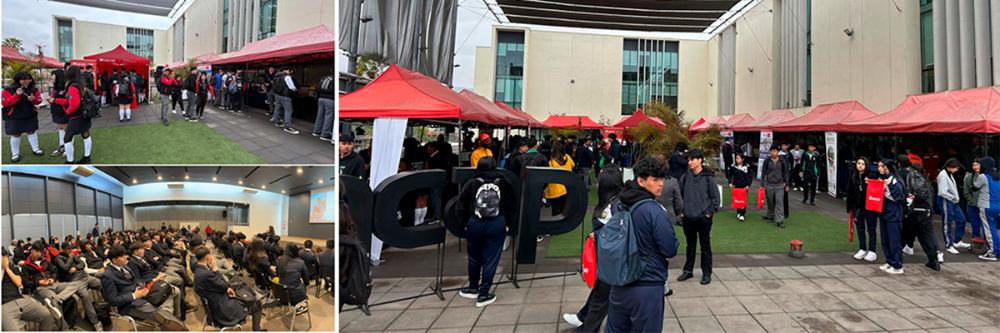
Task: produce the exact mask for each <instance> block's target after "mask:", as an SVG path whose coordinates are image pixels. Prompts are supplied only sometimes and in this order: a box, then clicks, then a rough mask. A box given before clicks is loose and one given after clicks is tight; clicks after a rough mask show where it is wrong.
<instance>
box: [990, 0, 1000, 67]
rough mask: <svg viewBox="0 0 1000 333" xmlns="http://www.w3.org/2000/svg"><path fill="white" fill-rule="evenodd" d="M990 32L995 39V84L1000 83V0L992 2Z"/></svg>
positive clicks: (991, 41) (991, 0)
mask: <svg viewBox="0 0 1000 333" xmlns="http://www.w3.org/2000/svg"><path fill="white" fill-rule="evenodd" d="M990 17H992V18H993V20H992V21H991V23H990V30H992V31H993V34H992V35H993V37H992V38H990V45H991V46H992V51H993V54H994V55H996V56H994V57H993V82H1000V0H990Z"/></svg>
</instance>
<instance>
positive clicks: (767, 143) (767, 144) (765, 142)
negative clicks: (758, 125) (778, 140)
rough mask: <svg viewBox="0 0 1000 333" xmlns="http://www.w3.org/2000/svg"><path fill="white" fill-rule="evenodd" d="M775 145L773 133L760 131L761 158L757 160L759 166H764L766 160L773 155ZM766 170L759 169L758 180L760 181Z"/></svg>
mask: <svg viewBox="0 0 1000 333" xmlns="http://www.w3.org/2000/svg"><path fill="white" fill-rule="evenodd" d="M773 145H774V132H771V131H766V130H765V131H760V158H758V159H757V165H764V160H766V159H768V158H769V157H770V156H768V155H770V154H771V146H773ZM763 169H764V168H761V167H757V179H760V177H761V172H762V171H763Z"/></svg>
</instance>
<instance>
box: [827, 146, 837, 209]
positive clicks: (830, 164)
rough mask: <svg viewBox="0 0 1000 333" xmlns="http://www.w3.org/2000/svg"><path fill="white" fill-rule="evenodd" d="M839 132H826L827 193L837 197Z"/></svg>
mask: <svg viewBox="0 0 1000 333" xmlns="http://www.w3.org/2000/svg"><path fill="white" fill-rule="evenodd" d="M837 161H838V160H837V132H826V192H827V193H829V194H830V195H832V196H833V197H835V198H836V197H837Z"/></svg>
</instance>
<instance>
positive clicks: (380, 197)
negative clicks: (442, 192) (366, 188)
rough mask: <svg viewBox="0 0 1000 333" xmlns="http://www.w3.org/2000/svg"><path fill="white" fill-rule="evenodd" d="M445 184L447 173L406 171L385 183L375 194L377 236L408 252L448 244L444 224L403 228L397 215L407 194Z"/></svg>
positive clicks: (381, 184) (382, 183) (380, 184)
mask: <svg viewBox="0 0 1000 333" xmlns="http://www.w3.org/2000/svg"><path fill="white" fill-rule="evenodd" d="M445 181H446V180H445V172H444V170H423V171H412V172H403V173H399V174H395V175H392V176H390V177H389V178H386V179H385V180H382V182H381V183H379V184H378V186H377V187H375V191H374V193H375V206H374V207H373V208H374V213H373V215H374V217H375V236H378V238H379V239H381V240H382V241H384V242H385V243H386V244H389V245H392V246H395V247H400V248H404V249H412V248H415V247H421V246H427V245H434V244H438V243H444V235H445V232H444V227H443V226H441V225H440V224H429V225H428V224H424V225H419V226H415V227H403V226H402V224H400V223H399V218H398V217H397V216H396V212H397V211H399V202H400V201H402V199H403V196H404V195H405V194H407V193H409V192H411V191H414V190H418V189H422V188H432V187H442V186H444V185H445Z"/></svg>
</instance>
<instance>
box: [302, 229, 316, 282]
mask: <svg viewBox="0 0 1000 333" xmlns="http://www.w3.org/2000/svg"><path fill="white" fill-rule="evenodd" d="M302 245H303V247H302V251H299V258H302V261H303V262H305V264H306V269H307V270H308V269H309V268H312V273H311V274H309V279H310V280H312V279H315V278H316V275H319V262H318V261H316V253H315V252H313V250H312V248H313V241H312V240H308V239H307V240H306V241H305V243H303V244H302Z"/></svg>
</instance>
